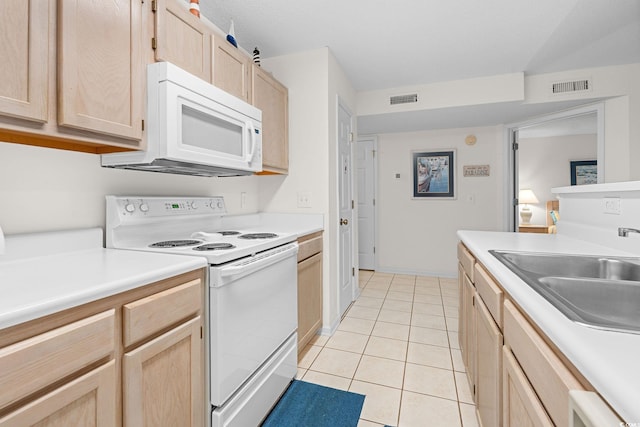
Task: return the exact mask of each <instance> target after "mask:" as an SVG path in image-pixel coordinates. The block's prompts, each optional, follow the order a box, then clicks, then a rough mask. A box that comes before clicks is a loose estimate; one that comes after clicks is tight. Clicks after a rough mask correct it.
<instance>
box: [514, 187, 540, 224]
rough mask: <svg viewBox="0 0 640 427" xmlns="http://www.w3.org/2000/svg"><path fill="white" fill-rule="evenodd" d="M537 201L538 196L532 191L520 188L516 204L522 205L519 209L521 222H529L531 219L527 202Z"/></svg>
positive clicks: (533, 202)
mask: <svg viewBox="0 0 640 427" xmlns="http://www.w3.org/2000/svg"><path fill="white" fill-rule="evenodd" d="M535 203H538V198H537V197H536V195H535V194H533V191H531V190H529V189H526V190H520V194H519V195H518V204H520V205H524V206H522V209H520V219H521V220H522V223H523V224H529V221H531V209H529V206H528V205H529V204H535Z"/></svg>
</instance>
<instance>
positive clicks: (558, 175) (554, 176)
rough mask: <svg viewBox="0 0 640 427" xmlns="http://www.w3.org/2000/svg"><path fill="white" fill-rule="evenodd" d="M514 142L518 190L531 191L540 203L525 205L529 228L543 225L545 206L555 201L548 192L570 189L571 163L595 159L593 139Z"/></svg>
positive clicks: (580, 137) (549, 138) (578, 137)
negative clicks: (548, 202) (562, 188)
mask: <svg viewBox="0 0 640 427" xmlns="http://www.w3.org/2000/svg"><path fill="white" fill-rule="evenodd" d="M518 142H519V150H518V153H519V154H518V156H519V157H518V168H519V173H518V180H519V185H520V188H521V189H524V188H528V189H531V190H533V193H534V194H535V195H536V197H537V198H538V200H539V201H540V203H538V204H536V205H529V207H530V208H531V212H532V216H531V224H541V225H545V224H546V221H547V212H546V202H547V201H548V200H555V199H556V196H555V195H554V194H553V193H552V192H551V189H552V188H555V187H565V186H570V185H571V174H570V162H571V161H572V160H595V159H596V157H597V149H596V145H597V141H596V135H594V134H591V135H565V136H554V137H544V138H522V139H520V140H519V141H518Z"/></svg>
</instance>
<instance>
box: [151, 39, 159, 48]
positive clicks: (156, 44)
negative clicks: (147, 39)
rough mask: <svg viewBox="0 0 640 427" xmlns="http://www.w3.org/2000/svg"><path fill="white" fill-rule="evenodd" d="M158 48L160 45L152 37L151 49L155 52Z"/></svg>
mask: <svg viewBox="0 0 640 427" xmlns="http://www.w3.org/2000/svg"><path fill="white" fill-rule="evenodd" d="M157 46H158V43H157V42H156V38H155V37H151V49H153V50H155V49H156V47H157Z"/></svg>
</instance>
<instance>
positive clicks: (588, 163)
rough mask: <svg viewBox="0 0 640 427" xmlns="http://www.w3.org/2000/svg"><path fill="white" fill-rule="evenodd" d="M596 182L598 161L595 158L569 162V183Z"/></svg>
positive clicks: (584, 183)
mask: <svg viewBox="0 0 640 427" xmlns="http://www.w3.org/2000/svg"><path fill="white" fill-rule="evenodd" d="M597 183H598V162H597V161H596V160H577V161H572V162H571V185H586V184H597Z"/></svg>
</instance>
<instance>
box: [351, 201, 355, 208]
mask: <svg viewBox="0 0 640 427" xmlns="http://www.w3.org/2000/svg"><path fill="white" fill-rule="evenodd" d="M355 207H356V204H355V202H354V201H353V200H352V201H351V209H355Z"/></svg>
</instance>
